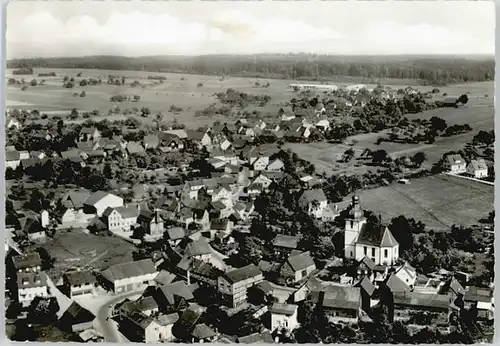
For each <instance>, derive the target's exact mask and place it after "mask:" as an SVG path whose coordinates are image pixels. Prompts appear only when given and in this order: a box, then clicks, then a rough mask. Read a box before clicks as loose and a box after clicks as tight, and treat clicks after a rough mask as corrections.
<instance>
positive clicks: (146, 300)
mask: <svg viewBox="0 0 500 346" xmlns="http://www.w3.org/2000/svg"><path fill="white" fill-rule="evenodd" d="M123 308H124V309H126V310H128V311H134V310H136V311H140V312H143V311H148V310H154V309H158V303H157V302H156V300H155V299H154V298H153V297H141V298H139V299H137V300H135V301H130V302H127V303H125V304H124V305H123Z"/></svg>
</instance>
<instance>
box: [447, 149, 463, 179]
mask: <svg viewBox="0 0 500 346" xmlns="http://www.w3.org/2000/svg"><path fill="white" fill-rule="evenodd" d="M443 168H444V169H446V170H448V172H450V173H453V174H460V173H465V172H466V171H467V163H466V162H465V160H464V159H463V157H462V156H460V155H459V154H452V155H447V156H446V157H445V159H444V161H443Z"/></svg>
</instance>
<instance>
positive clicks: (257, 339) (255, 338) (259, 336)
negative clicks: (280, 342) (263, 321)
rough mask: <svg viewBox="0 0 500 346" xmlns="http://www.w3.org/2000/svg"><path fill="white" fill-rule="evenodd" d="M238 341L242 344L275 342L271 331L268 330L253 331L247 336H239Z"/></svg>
mask: <svg viewBox="0 0 500 346" xmlns="http://www.w3.org/2000/svg"><path fill="white" fill-rule="evenodd" d="M238 343H240V344H256V343H264V344H274V339H273V337H272V335H271V332H270V331H268V330H265V331H263V332H262V333H253V334H250V335H247V336H242V337H240V338H238Z"/></svg>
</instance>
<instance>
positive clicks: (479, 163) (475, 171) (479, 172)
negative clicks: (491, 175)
mask: <svg viewBox="0 0 500 346" xmlns="http://www.w3.org/2000/svg"><path fill="white" fill-rule="evenodd" d="M467 174H469V175H471V176H473V177H474V178H477V179H481V178H486V177H487V176H488V166H487V165H486V162H485V161H484V160H483V159H479V160H471V162H469V164H468V165H467Z"/></svg>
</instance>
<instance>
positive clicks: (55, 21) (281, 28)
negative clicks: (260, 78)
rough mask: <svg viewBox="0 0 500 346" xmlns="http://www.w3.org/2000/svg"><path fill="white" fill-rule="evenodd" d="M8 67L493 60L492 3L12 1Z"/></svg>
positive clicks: (8, 35) (493, 19)
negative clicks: (105, 59) (222, 59)
mask: <svg viewBox="0 0 500 346" xmlns="http://www.w3.org/2000/svg"><path fill="white" fill-rule="evenodd" d="M6 24H7V41H6V53H7V59H12V58H29V57H56V56H57V57H74V56H84V55H123V56H148V55H205V54H253V53H299V52H308V53H318V54H339V55H340V54H341V55H402V54H412V55H414V54H418V55H422V54H457V55H462V54H467V55H469V54H478V55H479V54H494V50H495V48H494V47H495V5H494V2H493V1H370V2H368V1H314V0H313V1H293V2H291V1H245V2H240V1H237V2H235V1H217V2H215V1H202V2H200V1H162V2H153V1H127V2H123V1H119V2H117V1H114V2H112V1H102V2H101V1H92V2H91V5H90V4H89V1H80V2H78V1H70V2H67V1H36V2H35V1H11V2H10V3H9V4H8V6H7V23H6Z"/></svg>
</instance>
